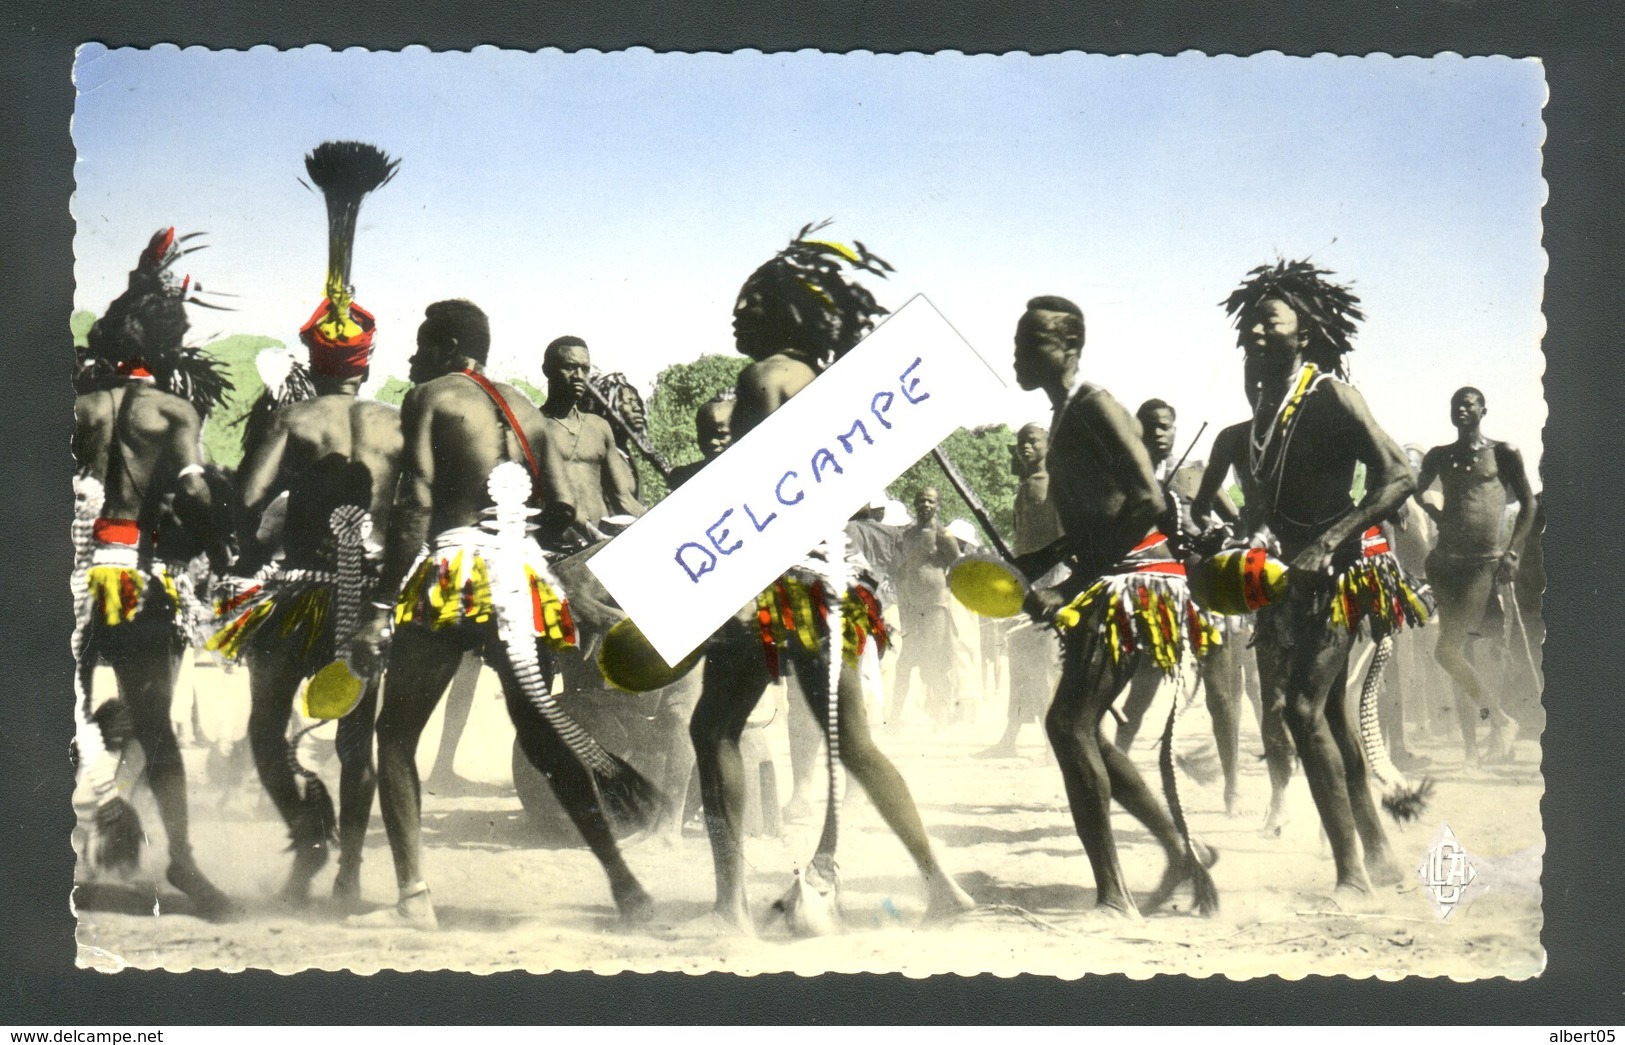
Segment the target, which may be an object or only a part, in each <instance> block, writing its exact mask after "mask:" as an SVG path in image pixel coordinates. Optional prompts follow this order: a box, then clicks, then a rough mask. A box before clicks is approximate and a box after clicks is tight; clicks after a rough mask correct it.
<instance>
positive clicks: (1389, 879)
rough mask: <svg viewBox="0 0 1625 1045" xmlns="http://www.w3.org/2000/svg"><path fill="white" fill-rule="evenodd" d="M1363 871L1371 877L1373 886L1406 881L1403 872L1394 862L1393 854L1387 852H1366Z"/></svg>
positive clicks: (1400, 883) (1390, 884) (1393, 884)
mask: <svg viewBox="0 0 1625 1045" xmlns="http://www.w3.org/2000/svg"><path fill="white" fill-rule="evenodd" d="M1365 873H1366V874H1367V875H1369V876H1370V877H1371V884H1372V885H1374V886H1384V887H1386V886H1395V885H1403V884H1404V883H1405V881H1406V878H1405V873H1404V872H1403V871H1401V870H1400V869H1399V865H1398V864H1397V863H1395V862H1394V858H1393V854H1391V853H1387V852H1381V853H1367V854H1366V857H1365Z"/></svg>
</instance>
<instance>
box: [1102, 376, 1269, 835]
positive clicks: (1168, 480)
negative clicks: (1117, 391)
mask: <svg viewBox="0 0 1625 1045" xmlns="http://www.w3.org/2000/svg"><path fill="white" fill-rule="evenodd" d="M1134 417H1135V420H1137V421H1139V422H1140V438H1141V441H1142V442H1143V443H1144V444H1145V449H1146V453H1148V454H1150V456H1151V466H1152V468H1153V470H1154V474H1155V475H1156V477H1157V482H1158V483H1159V484H1160V485H1161V486H1162V489H1163V490H1164V492H1165V494H1166V496H1167V501H1168V507H1167V511H1166V513H1165V514H1164V516H1163V519H1162V521H1161V523H1160V526H1161V528H1162V530H1163V532H1164V533H1167V534H1169V535H1170V536H1174V535H1177V539H1178V545H1179V546H1178V547H1176V554H1179V553H1181V552H1182V551H1183V544H1184V542H1185V541H1186V540H1188V539H1190V538H1193V537H1196V536H1198V534H1199V531H1198V530H1197V528H1196V522H1195V519H1194V516H1193V514H1192V512H1191V503H1192V499H1193V497H1194V495H1195V494H1197V493H1199V492H1200V488H1199V487H1198V488H1197V489H1194V490H1193V489H1191V488H1190V487H1191V480H1192V479H1193V478H1194V476H1193V475H1192V469H1191V467H1190V466H1186V467H1184V468H1180V469H1179V470H1178V472H1177V473H1176V471H1175V466H1176V465H1177V464H1178V463H1179V462H1177V461H1176V460H1175V459H1174V439H1175V436H1176V434H1177V432H1178V427H1177V420H1178V415H1177V414H1176V413H1175V411H1174V408H1173V406H1172V405H1170V404H1169V403H1167V402H1166V401H1164V400H1161V399H1148V400H1146V401H1145V402H1144V403H1141V404H1140V408H1139V409H1138V410H1136V411H1135V412H1134ZM1211 503H1212V504H1213V505H1214V506H1217V505H1220V504H1223V505H1225V506H1226V507H1229V502H1228V501H1227V500H1221V499H1219V498H1218V497H1217V496H1215V497H1214V498H1213V499H1212V502H1211ZM1230 514H1231V516H1234V514H1235V510H1234V508H1231V509H1230ZM1214 626H1215V627H1217V628H1219V629H1220V634H1221V636H1222V638H1223V641H1221V642H1220V643H1219V644H1218V645H1217V646H1216V647H1214V649H1213V650H1212V651H1211V652H1210V653H1209V654H1208V655H1207V656H1205V657H1202V658H1201V659H1200V660H1199V661H1197V671H1198V673H1199V675H1200V677H1201V680H1202V695H1203V697H1204V698H1205V700H1206V704H1207V710H1208V715H1209V716H1210V717H1211V718H1212V719H1213V739H1214V742H1215V743H1216V744H1217V746H1218V750H1219V767H1220V770H1221V771H1222V773H1223V774H1224V808H1225V811H1226V812H1234V811H1235V808H1236V797H1237V767H1236V760H1237V755H1238V754H1239V750H1238V749H1239V748H1240V746H1241V698H1242V678H1241V666H1240V657H1241V655H1242V654H1244V653H1245V652H1246V648H1245V647H1246V641H1245V639H1244V638H1243V637H1242V636H1240V635H1239V634H1236V632H1237V631H1238V630H1239V629H1235V628H1231V627H1228V626H1227V625H1226V624H1225V623H1224V622H1223V621H1222V619H1219V618H1215V620H1214ZM1161 682H1162V680H1161V677H1160V676H1159V674H1158V673H1157V672H1155V671H1152V670H1148V669H1145V668H1142V669H1141V670H1140V671H1139V672H1138V673H1136V674H1135V676H1134V678H1133V680H1132V681H1130V682H1129V687H1128V695H1127V696H1125V697H1124V698H1123V721H1122V722H1119V723H1118V725H1117V736H1116V742H1117V746H1118V748H1119V749H1120V750H1123V751H1127V750H1129V748H1130V747H1131V746H1132V745H1133V743H1134V738H1135V737H1136V736H1137V735H1138V734H1139V731H1140V727H1141V725H1142V724H1143V723H1144V720H1145V714H1146V712H1147V711H1148V710H1150V708H1151V703H1152V701H1153V700H1154V699H1156V695H1157V690H1158V689H1159V688H1160V687H1161Z"/></svg>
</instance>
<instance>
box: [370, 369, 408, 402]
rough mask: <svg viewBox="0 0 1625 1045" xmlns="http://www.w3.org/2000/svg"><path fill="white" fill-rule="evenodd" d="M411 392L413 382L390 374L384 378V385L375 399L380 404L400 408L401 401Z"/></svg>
mask: <svg viewBox="0 0 1625 1045" xmlns="http://www.w3.org/2000/svg"><path fill="white" fill-rule="evenodd" d="M411 390H412V382H410V381H403V380H401V379H400V378H398V377H396V376H395V375H394V374H390V375H389V376H388V377H386V378H384V383H383V385H381V386H380V387H379V389H378V391H377V392H376V393H375V394H374V395H373V398H374V399H376V400H378V401H379V402H380V403H388V404H389V405H390V406H400V405H401V400H403V399H405V398H406V393H408V392H410V391H411Z"/></svg>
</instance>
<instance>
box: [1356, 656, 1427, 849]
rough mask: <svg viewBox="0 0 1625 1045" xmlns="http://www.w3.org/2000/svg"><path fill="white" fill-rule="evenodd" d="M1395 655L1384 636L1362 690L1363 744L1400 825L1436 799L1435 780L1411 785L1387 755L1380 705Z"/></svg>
mask: <svg viewBox="0 0 1625 1045" xmlns="http://www.w3.org/2000/svg"><path fill="white" fill-rule="evenodd" d="M1393 655H1394V637H1393V636H1392V635H1385V636H1383V638H1382V639H1381V641H1379V642H1378V643H1377V645H1376V649H1375V650H1374V651H1373V652H1372V654H1371V666H1370V667H1368V668H1367V669H1366V672H1365V682H1364V684H1363V685H1361V687H1360V744H1361V746H1362V747H1364V748H1365V762H1366V768H1367V769H1369V770H1370V771H1371V775H1372V777H1374V778H1375V779H1376V781H1377V786H1378V787H1379V788H1380V789H1381V792H1382V807H1383V808H1384V809H1386V810H1387V811H1388V815H1389V816H1391V817H1393V818H1394V819H1395V820H1397V821H1399V822H1400V823H1404V822H1405V821H1407V820H1415V819H1417V818H1419V817H1420V816H1421V815H1422V813H1423V812H1424V811H1426V809H1427V804H1428V800H1429V799H1431V798H1432V797H1433V779H1432V778H1431V777H1423V778H1422V781H1421V783H1419V784H1416V785H1414V786H1413V785H1412V784H1411V783H1410V782H1409V781H1407V780H1406V779H1405V774H1403V773H1401V772H1400V771H1399V768H1398V767H1397V766H1395V765H1394V762H1393V759H1391V758H1390V757H1389V755H1388V745H1387V743H1385V742H1384V741H1383V739H1382V726H1381V724H1380V722H1379V719H1378V709H1377V702H1378V699H1379V698H1380V697H1381V696H1382V670H1383V668H1384V667H1386V666H1387V664H1388V660H1389V658H1391V657H1392V656H1393Z"/></svg>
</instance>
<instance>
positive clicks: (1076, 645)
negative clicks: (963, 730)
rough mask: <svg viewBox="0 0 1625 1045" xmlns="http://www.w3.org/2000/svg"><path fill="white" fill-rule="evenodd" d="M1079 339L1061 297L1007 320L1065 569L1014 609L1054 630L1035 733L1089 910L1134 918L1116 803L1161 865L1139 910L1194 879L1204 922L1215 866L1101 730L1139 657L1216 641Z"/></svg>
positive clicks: (1079, 320)
mask: <svg viewBox="0 0 1625 1045" xmlns="http://www.w3.org/2000/svg"><path fill="white" fill-rule="evenodd" d="M1083 342H1084V322H1083V312H1082V310H1081V309H1079V308H1078V306H1077V305H1076V304H1074V303H1073V302H1071V301H1069V300H1067V299H1066V298H1062V297H1054V296H1044V297H1036V298H1033V299H1032V300H1031V301H1029V302H1028V303H1027V311H1026V312H1025V313H1024V314H1023V315H1022V317H1021V320H1020V322H1019V323H1018V324H1017V325H1016V337H1015V347H1016V352H1015V371H1016V381H1017V383H1018V384H1020V385H1021V387H1022V388H1024V389H1026V390H1028V391H1032V390H1034V389H1042V390H1043V391H1044V393H1045V394H1046V395H1047V396H1048V397H1049V400H1050V403H1051V404H1052V405H1053V406H1054V408H1055V419H1054V421H1053V422H1052V423H1051V425H1050V448H1049V474H1050V502H1051V503H1052V504H1053V505H1054V506H1055V510H1056V512H1057V514H1058V515H1059V517H1060V522H1061V529H1062V531H1063V533H1064V534H1065V536H1064V537H1062V539H1061V540H1060V541H1059V542H1057V543H1056V544H1055V545H1052V546H1051V548H1050V549H1048V550H1047V551H1048V553H1049V555H1050V556H1051V558H1052V559H1053V560H1054V561H1057V562H1060V563H1064V564H1065V565H1066V566H1067V567H1069V568H1070V575H1069V576H1068V577H1067V578H1066V579H1065V580H1063V581H1061V582H1060V583H1058V584H1056V585H1054V586H1048V587H1046V586H1043V585H1042V584H1041V583H1039V582H1041V581H1042V578H1036V579H1035V584H1034V587H1033V590H1032V591H1031V592H1030V593H1029V595H1028V597H1027V603H1026V606H1025V609H1026V610H1027V612H1028V613H1029V614H1030V615H1031V616H1032V617H1034V618H1035V619H1037V620H1039V621H1043V622H1048V623H1053V624H1054V625H1055V626H1056V628H1057V629H1058V630H1060V631H1061V632H1062V635H1063V652H1062V662H1061V680H1060V683H1059V685H1057V687H1056V689H1055V698H1054V701H1053V702H1052V703H1051V704H1050V709H1049V714H1048V715H1047V716H1046V718H1045V720H1044V726H1045V729H1046V731H1047V732H1048V733H1049V738H1050V744H1051V745H1052V746H1053V747H1054V749H1055V757H1056V761H1057V762H1058V763H1059V764H1060V769H1061V776H1062V778H1063V779H1064V780H1065V782H1066V794H1067V800H1068V801H1069V802H1070V804H1071V806H1072V820H1073V824H1074V825H1075V826H1076V828H1077V832H1078V838H1079V839H1080V840H1081V841H1082V842H1083V848H1084V851H1085V852H1086V853H1087V854H1088V856H1089V865H1090V867H1091V868H1093V870H1094V876H1095V905H1096V908H1097V910H1099V911H1101V912H1102V913H1105V914H1110V915H1117V916H1123V917H1136V916H1137V915H1138V908H1137V907H1136V905H1135V902H1134V897H1133V896H1132V894H1130V892H1129V890H1128V885H1127V883H1125V882H1124V880H1123V869H1122V867H1121V866H1120V865H1119V863H1118V859H1117V842H1116V840H1115V839H1114V837H1113V836H1112V826H1111V803H1112V800H1113V799H1114V798H1115V799H1116V800H1117V801H1118V803H1119V804H1120V805H1122V807H1123V808H1124V809H1126V810H1128V811H1129V813H1130V814H1132V815H1133V816H1134V818H1135V819H1136V820H1139V821H1140V822H1141V823H1142V824H1144V825H1145V826H1146V828H1147V829H1148V830H1150V832H1151V834H1152V835H1153V836H1154V837H1155V838H1156V840H1157V841H1158V842H1159V843H1160V844H1161V845H1162V847H1163V850H1164V851H1165V852H1166V853H1167V858H1168V866H1167V869H1166V871H1165V872H1164V874H1163V877H1162V881H1161V882H1160V883H1159V885H1158V886H1157V889H1156V891H1155V892H1154V893H1153V895H1152V896H1151V898H1150V900H1149V901H1148V906H1150V907H1156V906H1159V905H1160V904H1162V903H1164V902H1166V901H1167V899H1168V898H1169V897H1170V896H1171V895H1172V894H1173V892H1174V890H1175V889H1176V888H1178V887H1179V885H1181V884H1182V883H1184V882H1186V881H1194V883H1195V884H1196V887H1197V902H1198V906H1199V907H1200V908H1201V909H1202V910H1203V911H1204V913H1206V912H1209V911H1211V910H1212V909H1213V906H1214V905H1215V904H1216V903H1217V895H1216V894H1215V893H1213V891H1212V882H1211V879H1210V878H1209V877H1208V875H1207V870H1206V866H1205V865H1208V864H1211V863H1212V862H1213V860H1214V859H1215V854H1214V852H1213V850H1211V849H1208V848H1207V847H1206V846H1201V845H1195V846H1193V847H1192V849H1191V852H1190V853H1187V847H1186V843H1185V838H1184V837H1183V836H1182V835H1181V832H1180V830H1179V828H1178V827H1177V826H1176V825H1175V823H1174V820H1173V817H1172V816H1171V815H1170V814H1169V811H1168V810H1166V809H1164V808H1163V805H1162V803H1161V802H1159V801H1158V800H1157V797H1156V795H1154V794H1153V793H1152V791H1151V789H1150V788H1148V787H1147V786H1146V784H1145V781H1144V780H1143V779H1141V777H1140V773H1139V771H1138V770H1137V769H1135V768H1134V764H1133V763H1132V762H1130V761H1129V758H1128V756H1127V755H1125V754H1124V753H1123V752H1122V751H1120V750H1118V748H1117V747H1116V745H1115V744H1112V743H1111V742H1110V741H1108V740H1107V739H1106V738H1105V736H1104V735H1103V734H1102V732H1101V728H1100V727H1101V723H1102V720H1103V719H1104V718H1105V717H1106V713H1107V711H1108V710H1110V708H1111V706H1112V703H1113V702H1114V701H1115V700H1116V699H1117V696H1118V694H1119V693H1121V692H1122V691H1123V688H1124V687H1125V686H1126V685H1128V682H1129V679H1130V678H1132V677H1133V675H1134V673H1135V671H1136V670H1137V669H1138V668H1139V667H1140V666H1141V665H1142V664H1144V663H1147V662H1148V659H1149V661H1150V662H1154V663H1155V664H1156V665H1157V666H1158V667H1160V668H1161V669H1162V670H1163V671H1164V672H1167V673H1169V674H1172V673H1174V672H1176V671H1178V670H1179V664H1180V661H1181V660H1182V659H1183V656H1184V654H1185V652H1186V650H1187V649H1189V650H1192V651H1193V652H1195V653H1197V654H1198V655H1200V654H1201V653H1203V652H1205V651H1206V649H1207V648H1208V647H1209V646H1210V645H1211V644H1212V643H1213V642H1214V641H1215V640H1216V639H1217V636H1216V634H1215V633H1214V631H1213V628H1212V625H1211V624H1209V623H1208V622H1207V619H1206V617H1205V616H1203V615H1202V614H1201V612H1200V611H1198V610H1197V609H1196V606H1195V604H1194V603H1192V602H1191V601H1190V597H1189V595H1188V594H1187V591H1186V585H1185V569H1184V567H1183V566H1182V565H1181V564H1180V563H1179V561H1178V560H1177V559H1175V558H1174V557H1173V554H1172V553H1171V552H1170V551H1169V549H1168V539H1167V537H1166V535H1164V534H1163V533H1162V532H1160V531H1159V530H1158V528H1157V526H1158V521H1159V520H1160V519H1161V518H1162V517H1163V515H1164V512H1165V509H1166V502H1165V499H1164V497H1163V492H1162V489H1161V488H1160V487H1159V486H1158V484H1157V480H1156V478H1155V476H1154V474H1153V472H1152V465H1151V458H1150V455H1149V454H1147V453H1146V449H1145V446H1144V444H1143V443H1141V441H1140V433H1139V425H1138V424H1137V423H1136V422H1135V420H1134V418H1133V417H1132V416H1131V415H1130V414H1129V413H1128V411H1126V410H1124V409H1123V407H1122V406H1121V405H1119V404H1118V402H1117V400H1115V399H1113V398H1112V396H1111V395H1110V394H1109V393H1108V392H1106V390H1105V389H1102V388H1098V387H1096V386H1094V385H1091V384H1088V383H1086V382H1084V381H1083V380H1082V379H1081V378H1080V376H1079V373H1078V357H1079V356H1080V355H1081V354H1082V351H1083ZM1031 559H1032V557H1024V561H1030V560H1031ZM1028 568H1029V570H1034V569H1035V567H1033V566H1031V565H1029V567H1028ZM1170 625H1171V626H1170Z"/></svg>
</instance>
